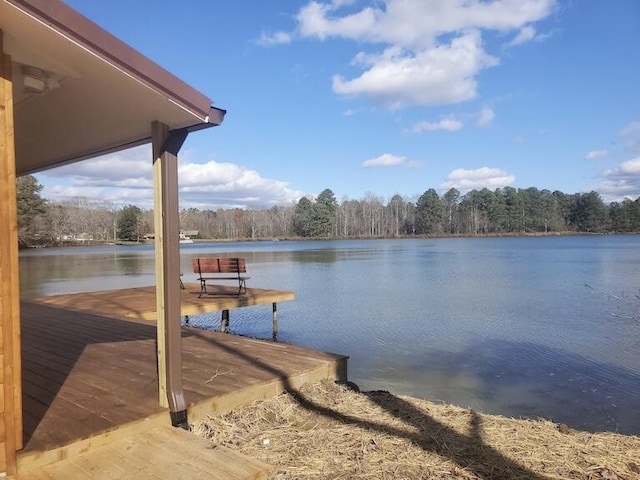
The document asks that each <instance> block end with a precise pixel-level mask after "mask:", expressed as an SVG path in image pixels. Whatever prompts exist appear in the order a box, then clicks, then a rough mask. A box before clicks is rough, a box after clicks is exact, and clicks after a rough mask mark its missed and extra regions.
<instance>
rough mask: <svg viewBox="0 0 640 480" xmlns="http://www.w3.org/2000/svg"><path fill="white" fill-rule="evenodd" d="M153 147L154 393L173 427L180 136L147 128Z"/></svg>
mask: <svg viewBox="0 0 640 480" xmlns="http://www.w3.org/2000/svg"><path fill="white" fill-rule="evenodd" d="M151 133H152V144H153V184H154V207H153V210H154V230H155V263H156V304H157V312H158V319H157V322H158V332H157V347H158V394H159V400H160V404H161V405H162V406H165V407H169V410H170V412H171V419H172V423H173V425H174V426H182V427H185V426H187V417H186V415H187V404H186V401H185V398H184V390H183V387H182V345H181V338H182V330H181V325H180V243H179V234H180V228H179V217H178V151H179V150H180V147H181V146H182V142H184V139H185V138H186V132H169V127H167V125H164V124H162V123H160V122H153V124H152V126H151Z"/></svg>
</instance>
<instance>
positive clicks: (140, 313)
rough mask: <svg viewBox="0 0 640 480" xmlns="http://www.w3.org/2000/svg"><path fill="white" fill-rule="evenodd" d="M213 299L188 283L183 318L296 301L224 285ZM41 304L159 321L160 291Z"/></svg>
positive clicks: (281, 293) (280, 293) (288, 295)
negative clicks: (239, 292) (158, 299)
mask: <svg viewBox="0 0 640 480" xmlns="http://www.w3.org/2000/svg"><path fill="white" fill-rule="evenodd" d="M207 289H208V290H210V291H211V294H210V295H204V296H203V297H202V298H200V297H199V293H200V285H199V284H197V283H186V284H185V288H184V289H183V290H180V305H181V313H182V315H197V314H200V313H209V312H217V311H222V310H233V309H235V308H242V307H251V306H255V305H270V304H272V303H281V302H288V301H291V300H294V298H295V295H294V293H293V292H292V291H289V290H271V289H265V288H247V292H246V293H245V294H242V295H240V296H238V295H236V293H237V291H238V288H237V287H229V286H224V285H211V286H207ZM35 301H37V302H38V303H46V304H47V305H53V306H57V307H60V308H65V309H67V310H74V311H83V312H89V313H92V314H98V315H104V316H107V317H110V318H126V319H138V320H155V319H156V287H155V286H150V287H138V288H128V289H125V290H103V291H99V292H86V293H82V294H77V293H71V294H61V295H52V296H49V297H42V298H38V299H36V300H35Z"/></svg>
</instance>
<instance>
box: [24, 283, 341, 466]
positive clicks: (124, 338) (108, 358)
mask: <svg viewBox="0 0 640 480" xmlns="http://www.w3.org/2000/svg"><path fill="white" fill-rule="evenodd" d="M187 289H189V286H187ZM132 290H133V291H134V292H132ZM136 291H137V292H139V291H140V289H131V290H127V291H126V295H125V292H122V291H121V294H120V295H116V294H115V293H112V294H111V295H113V301H111V302H108V301H107V302H105V303H101V300H100V298H99V297H97V296H94V295H87V298H86V299H85V301H84V302H85V303H83V302H76V303H74V304H65V303H64V302H61V300H62V299H63V297H64V296H58V297H57V299H56V297H51V298H52V299H53V301H52V302H48V303H43V302H40V303H23V304H22V306H21V308H22V314H21V316H22V351H23V355H22V358H23V402H24V450H23V451H22V452H20V454H19V458H18V471H19V473H20V474H21V475H22V474H23V473H24V472H32V473H33V474H35V473H36V472H38V471H39V470H38V469H42V468H44V466H45V465H48V464H51V463H52V462H54V461H57V460H60V459H64V458H67V457H68V458H71V457H72V456H74V455H77V454H81V453H82V452H86V451H87V450H89V451H93V450H94V449H95V448H103V447H104V448H108V447H105V445H107V444H109V443H110V442H113V441H121V440H123V439H126V438H131V436H132V435H137V434H144V432H145V431H147V430H148V429H149V428H156V426H164V425H168V424H170V420H169V414H168V411H167V410H165V409H163V408H161V407H160V406H159V405H158V403H157V372H156V366H157V364H156V347H155V342H156V331H155V324H154V323H153V322H148V321H143V320H138V319H132V318H126V317H130V316H131V315H127V314H126V309H127V307H126V306H127V305H128V302H129V300H133V299H134V298H135V299H136V301H138V302H141V303H140V304H139V305H138V306H137V307H135V308H134V310H133V311H134V312H135V315H138V316H140V317H141V318H144V317H145V316H146V315H147V314H148V310H146V308H148V304H144V302H143V300H141V299H140V298H139V297H137V296H135V294H134V293H135V292H136ZM270 292H271V293H270ZM152 293H153V292H152ZM188 293H189V291H188V290H186V291H185V292H184V294H188ZM286 293H287V292H284V293H282V292H280V294H278V292H277V291H268V290H267V291H264V293H262V292H258V293H257V294H256V296H255V297H251V298H253V300H250V301H253V302H258V303H252V304H259V299H262V300H264V299H268V302H271V301H282V299H283V298H287V296H286ZM127 295H131V298H129V299H127V298H126V296H127ZM259 295H263V296H259ZM193 297H195V299H194V298H193ZM193 297H192V296H189V295H187V298H188V299H189V302H191V303H189V304H188V305H187V306H186V309H187V311H189V312H202V311H212V309H214V310H215V309H222V308H225V307H226V306H228V305H230V304H229V303H227V302H229V301H230V300H231V299H229V298H221V299H220V303H218V304H217V306H216V307H215V308H214V303H215V299H214V298H203V299H197V295H194V296H193ZM104 298H105V297H102V299H103V300H104ZM256 298H257V299H258V300H256ZM69 299H70V297H67V301H70V300H69ZM76 300H80V297H76ZM201 301H202V302H203V303H200V302H201ZM239 301H241V300H239V299H237V298H235V299H233V301H232V303H233V302H235V305H236V306H238V303H237V302H239ZM56 302H59V303H56ZM92 302H93V303H92ZM154 302H155V300H154ZM265 303H266V302H265ZM134 305H135V304H134ZM145 305H146V306H145ZM71 306H73V307H80V308H81V309H82V310H83V311H72V310H69V307H71ZM61 307H64V308H61ZM91 308H93V309H94V312H101V313H100V314H96V313H89V312H88V311H84V310H85V309H87V310H89V309H91ZM153 308H155V306H154V307H153ZM202 308H206V309H207V310H200V309H202ZM227 308H233V307H231V306H228V307H227ZM106 312H110V313H109V314H108V315H107V314H106ZM183 313H184V311H183ZM113 317H119V318H113ZM125 318H126V319H125ZM182 338H183V340H182V344H183V383H184V388H185V395H186V400H187V403H188V412H189V422H190V423H193V422H195V421H197V420H199V419H201V418H204V417H206V416H207V415H210V414H213V415H215V414H217V413H222V412H224V411H228V410H230V409H233V408H236V407H238V406H240V405H243V404H246V403H249V402H251V401H254V400H257V399H261V398H267V397H269V396H272V395H275V394H277V393H280V392H281V391H283V390H285V389H292V388H297V387H299V386H300V385H302V384H303V383H306V382H307V381H318V380H320V379H322V378H333V379H343V380H346V361H347V357H344V356H341V355H334V354H330V353H324V352H319V351H313V350H308V349H303V348H299V347H296V346H293V345H286V344H279V343H276V342H270V341H262V340H253V339H249V338H244V337H238V336H233V335H226V334H221V333H216V332H209V331H204V330H198V329H192V328H188V327H185V328H183V337H182ZM114 448H115V447H114ZM214 450H217V449H214ZM223 456H224V455H223ZM240 463H242V461H241V462H240ZM198 468H200V467H198ZM221 468H222V467H221ZM223 470H224V469H223ZM223 470H221V471H223ZM147 473H148V472H147ZM212 475H214V472H212ZM175 477H176V478H179V476H175ZM20 478H28V477H22V476H21V477H20ZM34 478H35V477H34ZM42 478H50V477H42ZM53 478H58V477H53ZM87 478H92V477H91V476H87ZM109 478H112V477H109ZM113 478H119V477H113ZM151 478H153V477H152V476H151ZM185 478H190V477H188V476H187V477H185ZM200 478H207V477H206V476H205V477H202V476H201V477H200ZM210 478H242V477H233V476H228V477H224V476H220V475H217V476H216V475H214V476H213V477H210ZM245 478H250V476H248V477H245ZM255 478H259V477H255Z"/></svg>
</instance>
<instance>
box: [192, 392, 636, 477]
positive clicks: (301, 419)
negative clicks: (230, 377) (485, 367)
mask: <svg viewBox="0 0 640 480" xmlns="http://www.w3.org/2000/svg"><path fill="white" fill-rule="evenodd" d="M195 431H196V433H198V434H200V435H202V436H204V437H206V438H209V439H211V440H212V441H213V442H214V443H215V444H220V445H225V446H228V447H231V448H235V449H237V450H240V451H241V452H242V453H245V454H248V455H250V456H252V457H254V458H258V459H260V460H262V461H264V462H266V463H269V464H271V465H273V466H275V471H274V474H273V475H272V477H271V478H273V479H298V478H300V479H394V480H396V479H427V478H428V479H432V478H433V479H444V478H446V479H452V478H453V479H480V478H482V479H543V478H544V479H606V480H611V479H640V438H639V437H636V436H625V435H619V434H614V433H590V432H582V431H576V430H572V429H569V428H568V427H566V426H564V425H556V424H554V423H551V422H548V421H539V420H515V419H509V418H504V417H500V416H493V415H482V414H478V413H476V412H473V411H470V410H465V409H462V408H458V407H453V406H450V405H440V404H435V403H431V402H427V401H422V400H417V399H414V398H410V397H396V396H394V395H392V394H390V393H388V392H380V391H376V392H363V393H359V392H355V391H353V390H350V389H349V388H347V387H345V386H340V385H335V384H334V383H332V382H321V383H318V384H310V385H307V386H305V387H304V388H302V389H301V390H300V391H298V392H296V393H294V394H283V395H280V396H278V397H276V398H273V399H269V400H265V401H262V402H258V403H254V404H252V405H250V406H247V407H244V408H242V409H239V410H237V411H234V412H231V413H229V414H226V415H224V416H222V417H214V418H210V419H209V420H208V421H207V422H204V423H201V424H199V425H197V426H196V428H195Z"/></svg>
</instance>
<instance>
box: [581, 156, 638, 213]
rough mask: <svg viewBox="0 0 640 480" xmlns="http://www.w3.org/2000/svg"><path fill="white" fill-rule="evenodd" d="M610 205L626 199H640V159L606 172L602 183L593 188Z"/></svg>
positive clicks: (621, 164) (626, 162)
mask: <svg viewBox="0 0 640 480" xmlns="http://www.w3.org/2000/svg"><path fill="white" fill-rule="evenodd" d="M591 190H596V191H597V192H598V193H600V195H601V196H602V199H603V200H604V201H605V202H607V203H609V202H614V201H621V200H624V199H625V198H631V199H633V200H635V199H636V198H638V197H640V157H636V158H633V159H631V160H627V161H625V162H622V163H620V164H619V165H618V166H617V167H616V168H611V169H608V170H605V171H604V173H603V174H602V182H601V183H600V184H599V185H596V186H594V187H592V188H591Z"/></svg>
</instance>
